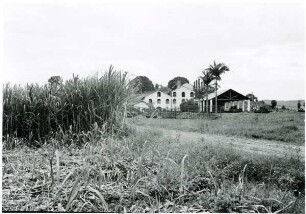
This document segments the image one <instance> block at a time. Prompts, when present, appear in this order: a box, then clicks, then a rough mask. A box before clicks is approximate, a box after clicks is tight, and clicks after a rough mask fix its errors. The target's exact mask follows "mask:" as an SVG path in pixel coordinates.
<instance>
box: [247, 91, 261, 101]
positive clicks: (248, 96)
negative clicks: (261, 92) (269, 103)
mask: <svg viewBox="0 0 306 214" xmlns="http://www.w3.org/2000/svg"><path fill="white" fill-rule="evenodd" d="M246 97H247V98H249V100H251V101H253V102H258V97H256V96H255V95H254V94H253V93H252V94H247V95H246Z"/></svg>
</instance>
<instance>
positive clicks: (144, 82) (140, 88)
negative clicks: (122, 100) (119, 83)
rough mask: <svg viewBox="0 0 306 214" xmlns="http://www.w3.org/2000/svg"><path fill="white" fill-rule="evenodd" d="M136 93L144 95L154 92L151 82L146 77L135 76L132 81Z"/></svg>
mask: <svg viewBox="0 0 306 214" xmlns="http://www.w3.org/2000/svg"><path fill="white" fill-rule="evenodd" d="M132 84H134V86H135V88H136V92H137V93H144V92H147V91H155V88H154V85H153V83H152V81H151V80H150V79H149V78H148V77H146V76H137V77H136V78H134V79H133V80H132Z"/></svg>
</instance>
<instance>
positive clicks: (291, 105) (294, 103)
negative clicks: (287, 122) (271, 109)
mask: <svg viewBox="0 0 306 214" xmlns="http://www.w3.org/2000/svg"><path fill="white" fill-rule="evenodd" d="M264 101H265V103H267V104H271V100H264ZM298 101H299V100H276V102H277V107H278V108H281V107H282V106H283V105H284V106H285V107H286V108H289V109H297V104H298ZM300 102H301V105H302V106H303V104H304V103H305V100H300Z"/></svg>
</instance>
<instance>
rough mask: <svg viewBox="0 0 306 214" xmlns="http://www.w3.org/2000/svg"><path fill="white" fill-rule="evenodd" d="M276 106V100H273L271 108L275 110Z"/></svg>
mask: <svg viewBox="0 0 306 214" xmlns="http://www.w3.org/2000/svg"><path fill="white" fill-rule="evenodd" d="M276 106H277V102H276V100H272V101H271V107H272V109H275V108H276Z"/></svg>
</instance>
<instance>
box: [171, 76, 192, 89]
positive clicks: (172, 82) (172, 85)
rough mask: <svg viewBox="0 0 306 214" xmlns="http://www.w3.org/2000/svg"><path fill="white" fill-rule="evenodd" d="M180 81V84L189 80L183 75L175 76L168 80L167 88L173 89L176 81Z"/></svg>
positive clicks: (175, 86)
mask: <svg viewBox="0 0 306 214" xmlns="http://www.w3.org/2000/svg"><path fill="white" fill-rule="evenodd" d="M178 81H180V83H181V85H183V84H185V83H189V80H188V79H187V78H185V77H175V78H173V79H172V80H170V81H169V82H168V85H167V86H168V88H170V89H171V90H175V89H176V88H177V82H178Z"/></svg>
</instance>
